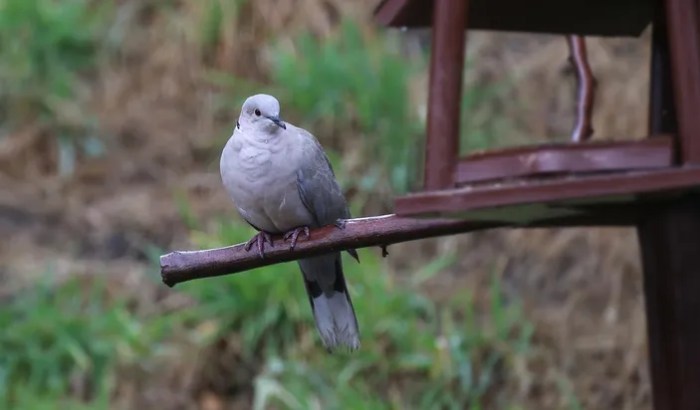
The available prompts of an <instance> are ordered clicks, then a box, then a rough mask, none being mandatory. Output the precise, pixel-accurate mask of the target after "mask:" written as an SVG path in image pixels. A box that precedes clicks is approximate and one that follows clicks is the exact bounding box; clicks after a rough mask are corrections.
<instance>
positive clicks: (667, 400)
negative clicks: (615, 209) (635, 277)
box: [637, 8, 700, 410]
mask: <svg viewBox="0 0 700 410" xmlns="http://www.w3.org/2000/svg"><path fill="white" fill-rule="evenodd" d="M657 14H658V16H657V18H656V19H655V22H654V37H653V41H652V47H653V50H652V64H651V65H652V73H651V93H650V97H651V101H650V128H651V131H652V133H654V132H662V131H663V132H672V133H673V132H676V130H677V125H676V116H675V110H674V99H673V98H672V97H673V95H672V94H673V93H672V92H671V90H672V87H671V66H670V64H669V52H668V51H669V50H668V38H667V35H666V30H667V28H666V24H665V21H664V19H663V18H661V16H662V15H663V12H662V8H660V9H659V10H657ZM671 31H673V30H671ZM672 38H673V37H672ZM673 61H674V64H675V63H676V62H677V61H678V59H674V60H673ZM697 69H698V67H696V70H697ZM673 74H675V75H676V76H677V75H678V71H677V70H673ZM675 84H676V85H678V81H677V79H676V83H675ZM676 90H678V87H676ZM681 100H682V99H679V98H676V99H675V101H677V102H680V101H681ZM686 109H687V107H686ZM679 114H680V115H681V116H682V115H683V111H682V110H680V112H679ZM685 136H687V134H685ZM681 137H682V138H679V139H683V138H685V137H684V134H683V133H682V132H681ZM683 148H684V149H688V147H687V146H686V145H684V146H683ZM691 158H692V155H691ZM684 159H686V160H687V159H689V157H685V158H684ZM637 232H638V235H639V242H640V248H641V253H642V264H643V268H644V295H645V299H646V313H647V328H648V336H649V354H650V359H651V360H650V370H651V380H652V393H653V400H654V408H655V409H656V410H691V409H693V410H694V409H700V199H699V198H697V197H690V196H689V197H686V198H684V199H681V200H679V201H678V202H676V203H674V204H672V205H670V206H669V207H667V208H665V209H663V210H660V211H658V212H655V213H653V214H651V215H648V216H647V217H645V218H644V219H643V220H642V221H641V222H640V223H639V224H638V226H637Z"/></svg>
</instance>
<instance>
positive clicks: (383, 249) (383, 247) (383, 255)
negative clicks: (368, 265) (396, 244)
mask: <svg viewBox="0 0 700 410" xmlns="http://www.w3.org/2000/svg"><path fill="white" fill-rule="evenodd" d="M387 246H389V245H380V246H379V247H380V248H382V258H386V257H387V256H389V251H388V250H386V247H387Z"/></svg>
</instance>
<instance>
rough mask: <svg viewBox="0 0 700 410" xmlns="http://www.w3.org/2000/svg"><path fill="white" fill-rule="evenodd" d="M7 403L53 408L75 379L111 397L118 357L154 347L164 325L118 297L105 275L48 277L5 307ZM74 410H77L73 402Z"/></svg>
mask: <svg viewBox="0 0 700 410" xmlns="http://www.w3.org/2000/svg"><path fill="white" fill-rule="evenodd" d="M0 327H1V328H2V329H3V331H2V332H0V351H2V355H0V407H3V408H6V407H5V406H8V405H9V406H12V405H14V406H16V407H17V408H47V407H46V406H45V405H42V403H44V402H47V403H48V402H50V398H52V397H54V398H58V397H63V396H65V394H66V393H67V392H68V391H69V389H70V388H71V385H72V384H78V385H84V386H88V387H87V388H86V393H87V395H88V396H89V397H91V398H92V399H93V400H96V401H95V403H98V402H99V401H104V400H105V399H106V398H107V397H109V396H108V393H109V389H108V387H109V381H110V379H111V377H112V373H113V370H114V369H113V368H114V366H115V365H116V364H117V363H122V364H123V363H127V362H130V361H132V360H134V359H136V358H138V357H141V355H146V354H147V353H149V348H150V343H151V342H152V341H153V340H154V339H155V337H156V336H157V331H159V328H156V327H153V326H149V325H147V324H145V323H144V322H142V319H139V318H137V317H136V316H135V315H134V314H133V313H132V312H131V311H130V310H129V308H128V307H127V304H126V299H124V298H119V299H112V300H110V297H109V295H108V292H107V288H106V286H105V284H104V283H103V282H102V280H100V279H99V278H94V280H92V281H90V282H82V281H81V280H80V279H79V278H74V279H71V280H68V281H67V282H65V283H61V284H51V283H49V282H48V281H42V282H40V283H38V284H37V285H36V286H35V287H33V288H31V289H27V290H25V291H23V292H21V293H18V294H16V295H15V296H14V297H13V298H12V300H11V301H9V303H6V304H5V305H4V306H3V308H2V309H0ZM71 408H75V407H73V406H71Z"/></svg>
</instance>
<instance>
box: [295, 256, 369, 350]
mask: <svg viewBox="0 0 700 410" xmlns="http://www.w3.org/2000/svg"><path fill="white" fill-rule="evenodd" d="M299 267H300V268H301V270H302V273H303V274H304V283H305V285H306V292H307V293H308V295H309V302H310V303H311V309H312V311H313V314H314V319H315V321H316V328H317V329H318V332H319V334H320V335H321V339H322V340H323V344H324V346H325V347H326V348H327V349H328V350H329V351H333V350H335V349H336V348H337V347H339V346H344V347H346V348H348V349H349V350H350V351H353V350H356V349H357V348H359V347H360V333H359V330H358V325H357V318H356V316H355V310H354V308H353V306H352V300H351V299H350V293H349V292H348V289H347V286H346V283H345V276H344V275H343V266H342V264H341V259H340V254H339V253H338V254H332V255H323V256H319V257H314V258H308V259H302V260H300V261H299Z"/></svg>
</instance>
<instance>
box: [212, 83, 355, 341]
mask: <svg viewBox="0 0 700 410" xmlns="http://www.w3.org/2000/svg"><path fill="white" fill-rule="evenodd" d="M220 169H221V179H222V181H223V184H224V187H225V188H226V191H227V192H228V194H229V196H230V197H231V199H232V200H233V202H234V204H235V206H236V208H237V210H238V212H239V213H240V215H241V217H243V219H245V220H246V221H247V222H248V223H249V224H250V225H252V226H253V228H255V229H256V230H258V233H257V234H256V235H255V236H253V238H252V239H251V240H250V241H248V243H247V245H246V248H247V249H250V247H251V246H253V245H256V247H257V250H258V252H259V254H260V256H261V257H264V247H265V243H269V244H272V241H271V239H270V234H281V233H284V239H285V240H287V241H291V245H290V246H291V247H292V248H293V247H294V246H295V245H296V242H297V238H298V237H299V235H301V234H303V235H305V236H307V237H308V234H309V228H316V227H320V226H324V225H331V224H335V225H336V226H338V227H339V228H342V227H343V226H344V222H343V221H344V220H345V219H348V218H350V212H349V210H348V206H347V203H346V200H345V197H344V196H343V193H342V191H341V190H340V187H339V186H338V183H337V182H336V179H335V175H334V173H333V169H332V168H331V165H330V162H329V161H328V158H327V157H326V154H325V152H324V151H323V148H322V147H321V145H320V144H319V142H318V141H317V140H316V138H315V137H314V136H313V135H311V133H309V132H308V131H306V130H304V129H302V128H299V127H295V126H294V125H292V124H289V123H287V122H284V121H282V119H280V105H279V102H278V101H277V99H275V98H274V97H272V96H270V95H266V94H257V95H254V96H252V97H249V98H248V99H247V100H246V101H245V102H244V103H243V107H242V109H241V114H240V117H239V118H238V122H237V123H236V127H235V129H234V131H233V134H232V135H231V138H229V140H228V142H227V143H226V146H225V147H224V150H223V152H222V154H221V162H220ZM348 252H349V253H350V254H351V255H352V256H353V257H354V258H355V259H358V258H357V252H356V251H355V250H349V251H348ZM298 263H299V267H300V268H301V272H302V276H303V278H304V284H305V285H306V292H307V293H308V296H309V301H310V302H311V309H312V311H313V315H314V319H315V321H316V327H317V329H318V331H319V333H320V335H321V339H322V340H323V344H324V345H325V347H326V348H327V349H328V350H329V351H332V350H334V349H335V348H336V347H338V346H345V347H347V348H349V349H350V350H355V349H357V348H358V347H359V345H360V338H359V331H358V326H357V318H356V317H355V311H354V309H353V306H352V301H351V299H350V294H349V293H348V288H347V286H346V283H345V277H344V276H343V266H342V263H341V258H340V252H336V253H332V254H327V255H322V256H316V257H310V258H305V259H301V260H299V261H298Z"/></svg>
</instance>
